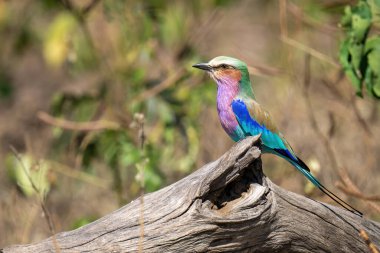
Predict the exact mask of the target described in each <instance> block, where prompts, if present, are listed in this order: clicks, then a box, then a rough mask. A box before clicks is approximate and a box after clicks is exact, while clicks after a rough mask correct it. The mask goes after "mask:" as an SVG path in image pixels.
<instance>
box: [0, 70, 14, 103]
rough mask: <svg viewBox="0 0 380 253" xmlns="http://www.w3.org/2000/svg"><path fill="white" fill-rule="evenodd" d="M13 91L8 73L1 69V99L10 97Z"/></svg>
mask: <svg viewBox="0 0 380 253" xmlns="http://www.w3.org/2000/svg"><path fill="white" fill-rule="evenodd" d="M12 93H13V86H12V83H11V80H10V78H9V77H8V76H7V74H6V73H3V72H1V71H0V101H1V100H2V99H7V98H9V97H10V96H11V95H12Z"/></svg>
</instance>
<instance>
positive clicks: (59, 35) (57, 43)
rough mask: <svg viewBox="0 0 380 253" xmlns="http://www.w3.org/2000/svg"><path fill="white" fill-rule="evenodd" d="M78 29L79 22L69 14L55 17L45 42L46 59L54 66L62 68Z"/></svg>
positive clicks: (64, 13)
mask: <svg viewBox="0 0 380 253" xmlns="http://www.w3.org/2000/svg"><path fill="white" fill-rule="evenodd" d="M76 28H77V21H76V19H75V18H74V17H73V15H71V14H70V13H68V12H62V13H60V14H59V15H57V16H56V17H55V19H54V20H53V21H52V23H51V24H50V26H49V27H48V29H47V32H46V35H45V40H44V57H45V59H46V61H47V62H48V63H49V64H50V65H52V66H54V67H58V66H60V65H61V64H62V63H63V62H64V61H65V60H66V59H67V57H68V55H69V51H70V41H71V37H72V33H73V32H74V30H75V29H76Z"/></svg>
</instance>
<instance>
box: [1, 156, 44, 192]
mask: <svg viewBox="0 0 380 253" xmlns="http://www.w3.org/2000/svg"><path fill="white" fill-rule="evenodd" d="M20 159H21V161H22V162H20V161H19V160H18V159H17V158H16V157H15V156H14V155H13V154H9V155H8V156H7V157H6V162H5V165H6V168H7V171H8V175H9V177H10V178H11V179H12V180H13V181H14V182H15V183H16V184H17V185H18V186H19V187H20V189H21V191H22V193H23V194H24V195H25V196H27V197H30V196H33V195H36V194H37V192H36V191H35V189H34V188H33V186H32V182H33V184H34V185H35V186H36V188H37V190H38V193H39V194H41V195H45V194H47V193H48V192H49V190H50V182H49V180H48V173H49V164H48V163H47V162H46V161H36V160H35V159H34V158H33V157H32V156H30V155H27V154H22V155H20Z"/></svg>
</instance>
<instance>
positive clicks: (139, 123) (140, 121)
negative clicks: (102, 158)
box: [131, 113, 146, 253]
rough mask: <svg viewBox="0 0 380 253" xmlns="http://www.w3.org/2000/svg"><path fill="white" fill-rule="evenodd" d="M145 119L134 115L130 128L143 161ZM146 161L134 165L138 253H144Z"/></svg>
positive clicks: (139, 115) (140, 114)
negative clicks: (135, 132)
mask: <svg viewBox="0 0 380 253" xmlns="http://www.w3.org/2000/svg"><path fill="white" fill-rule="evenodd" d="M144 124H145V117H144V114H142V113H135V115H134V121H133V122H132V124H131V127H132V128H137V129H138V138H139V146H140V151H141V154H142V157H143V159H144V144H145V138H146V136H145V131H144ZM145 162H146V160H145V159H144V160H143V161H142V162H140V164H138V165H136V166H137V169H138V180H139V181H140V191H141V195H140V216H139V225H140V237H139V245H138V252H140V253H142V252H144V244H143V242H144V192H145V178H144V167H145Z"/></svg>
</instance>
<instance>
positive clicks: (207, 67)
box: [193, 63, 212, 71]
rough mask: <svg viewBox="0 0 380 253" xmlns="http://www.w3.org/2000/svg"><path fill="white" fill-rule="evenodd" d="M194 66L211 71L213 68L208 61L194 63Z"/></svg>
mask: <svg viewBox="0 0 380 253" xmlns="http://www.w3.org/2000/svg"><path fill="white" fill-rule="evenodd" d="M193 68H197V69H202V70H206V71H211V70H212V67H211V66H210V64H208V63H198V64H194V65H193Z"/></svg>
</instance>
